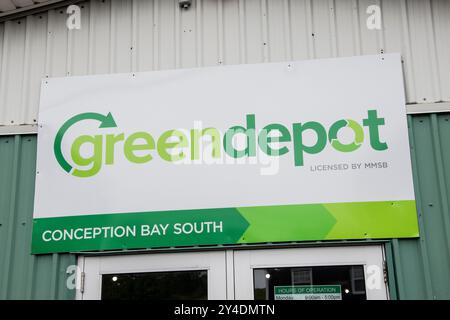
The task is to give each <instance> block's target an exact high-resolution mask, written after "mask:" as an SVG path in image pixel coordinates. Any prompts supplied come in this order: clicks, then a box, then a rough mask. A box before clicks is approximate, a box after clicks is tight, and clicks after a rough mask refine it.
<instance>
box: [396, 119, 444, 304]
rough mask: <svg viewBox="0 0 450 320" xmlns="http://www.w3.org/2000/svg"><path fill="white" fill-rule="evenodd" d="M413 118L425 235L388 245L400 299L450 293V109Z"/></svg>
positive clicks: (411, 128) (412, 140)
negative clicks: (449, 164)
mask: <svg viewBox="0 0 450 320" xmlns="http://www.w3.org/2000/svg"><path fill="white" fill-rule="evenodd" d="M408 124H409V132H410V144H411V148H412V162H413V171H414V185H415V191H416V199H417V207H418V212H419V223H420V234H421V238H420V239H419V240H413V239H402V240H392V241H391V244H390V245H388V246H387V249H388V250H387V253H388V255H387V256H388V258H389V259H388V262H389V265H390V272H391V273H392V274H393V275H395V280H394V279H390V280H391V284H392V285H391V289H395V290H394V291H395V292H392V293H393V295H394V297H395V296H397V297H398V298H400V299H450V271H449V270H450V210H449V207H450V167H449V166H448V163H450V143H448V139H449V137H450V113H446V114H439V115H437V114H430V115H416V116H409V117H408ZM394 281H395V282H394Z"/></svg>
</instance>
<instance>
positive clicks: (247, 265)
mask: <svg viewBox="0 0 450 320" xmlns="http://www.w3.org/2000/svg"><path fill="white" fill-rule="evenodd" d="M384 261H385V258H384V249H383V245H366V246H332V247H308V248H285V249H277V250H271V249H260V250H236V251H235V253H234V266H235V269H234V271H235V273H234V274H235V281H234V282H235V298H236V299H239V300H252V299H254V291H253V286H254V278H253V269H257V268H258V269H259V268H277V267H281V268H282V267H310V266H343V265H363V266H364V277H365V285H366V297H367V299H368V300H386V299H389V290H388V287H387V283H386V281H385V276H384V264H385V263H384ZM368 271H370V272H368ZM374 280H376V282H374ZM378 287H379V288H378Z"/></svg>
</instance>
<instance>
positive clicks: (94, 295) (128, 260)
mask: <svg viewBox="0 0 450 320" xmlns="http://www.w3.org/2000/svg"><path fill="white" fill-rule="evenodd" d="M226 266H227V264H226V253H225V252H224V251H206V252H171V253H150V254H126V255H103V256H102V255H100V256H84V257H80V258H79V259H78V267H79V268H80V270H82V273H81V274H82V282H83V284H82V289H80V290H77V294H76V299H78V300H99V299H101V287H102V275H103V274H121V273H140V272H161V271H169V272H170V271H194V270H207V272H208V300H226V299H227V281H226V280H227V277H226V269H227V268H226ZM228 299H230V298H228Z"/></svg>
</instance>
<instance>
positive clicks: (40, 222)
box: [32, 201, 419, 254]
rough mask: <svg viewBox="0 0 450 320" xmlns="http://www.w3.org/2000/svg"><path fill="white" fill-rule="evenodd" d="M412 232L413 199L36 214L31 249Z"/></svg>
mask: <svg viewBox="0 0 450 320" xmlns="http://www.w3.org/2000/svg"><path fill="white" fill-rule="evenodd" d="M418 236H419V229H418V225H417V217H416V205H415V201H382V202H358V203H353V202H352V203H333V204H306V205H283V206H262V207H242V208H221V209H200V210H179V211H158V212H137V213H116V214H97V215H84V216H68V217H58V218H38V219H34V228H33V245H32V253H35V254H40V253H50V252H78V251H89V250H96V251H97V250H118V249H119V250H120V249H147V248H161V247H181V246H201V245H218V244H237V243H263V242H287V241H316V240H339V239H383V238H405V237H418Z"/></svg>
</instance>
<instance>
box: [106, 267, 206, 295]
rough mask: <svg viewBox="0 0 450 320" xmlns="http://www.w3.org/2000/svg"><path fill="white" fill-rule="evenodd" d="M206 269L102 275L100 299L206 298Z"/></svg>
mask: <svg viewBox="0 0 450 320" xmlns="http://www.w3.org/2000/svg"><path fill="white" fill-rule="evenodd" d="M207 274H208V272H207V271H206V270H201V271H173V272H172V271H171V272H149V273H127V274H105V275H103V276H102V300H125V299H126V300H145V299H151V300H206V299H208V280H207Z"/></svg>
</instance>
